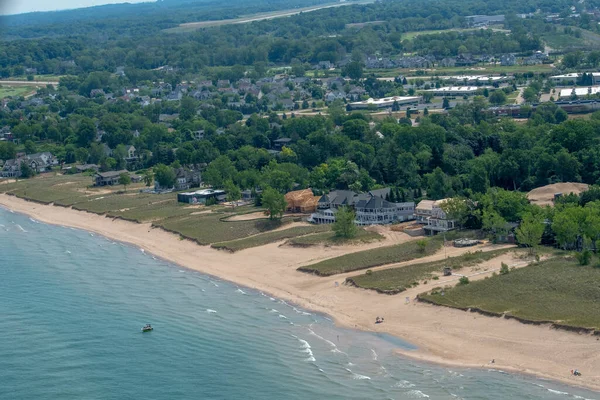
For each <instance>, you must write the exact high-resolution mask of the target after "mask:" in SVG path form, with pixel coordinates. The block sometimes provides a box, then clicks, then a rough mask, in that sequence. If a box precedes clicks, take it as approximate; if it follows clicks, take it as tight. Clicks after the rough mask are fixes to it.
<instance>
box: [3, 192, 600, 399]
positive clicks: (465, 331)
mask: <svg viewBox="0 0 600 400" xmlns="http://www.w3.org/2000/svg"><path fill="white" fill-rule="evenodd" d="M0 205H1V206H4V207H6V208H8V209H10V210H13V211H15V212H19V213H24V214H27V215H29V216H31V217H32V218H34V219H36V220H39V221H42V222H46V223H50V224H56V225H63V226H69V227H73V228H79V229H84V230H87V231H91V232H95V233H98V234H101V235H104V236H106V237H109V238H111V239H114V240H118V241H122V242H126V243H130V244H132V245H134V246H137V247H139V248H142V249H144V250H145V251H147V252H150V253H152V254H154V255H156V256H158V257H160V258H163V259H165V260H168V261H171V262H173V263H176V264H179V265H181V266H183V267H186V268H189V269H193V270H197V271H200V272H202V273H206V274H210V275H214V276H217V277H219V278H222V279H225V280H228V281H231V282H234V283H237V284H239V285H243V286H247V287H250V288H254V289H257V290H260V291H263V292H265V293H270V294H271V295H273V296H275V297H279V298H282V299H285V300H287V301H291V302H294V303H296V304H298V305H300V306H302V307H305V308H307V309H311V310H314V311H318V312H322V313H326V314H328V315H330V316H332V317H333V318H334V320H335V321H336V323H337V324H339V325H341V326H345V327H350V328H355V329H361V330H366V331H377V332H385V333H389V334H392V335H395V336H397V337H400V338H402V339H404V340H406V341H408V342H410V343H411V344H414V345H415V346H417V347H418V350H416V351H398V353H399V354H401V356H405V357H410V358H414V359H419V360H423V361H428V362H435V363H441V364H447V365H454V366H461V367H476V368H493V369H497V370H504V371H509V372H517V373H525V374H532V375H536V376H539V377H542V378H548V379H553V380H557V381H562V382H565V383H567V384H570V385H575V386H582V387H587V388H590V389H593V390H598V391H600V352H599V351H598V350H599V349H600V340H599V339H600V338H598V337H597V336H596V337H593V336H590V335H582V334H577V333H569V332H566V331H559V330H555V329H550V328H549V327H547V326H531V325H525V324H521V323H519V322H517V321H515V320H504V319H499V318H491V317H485V316H482V315H479V314H475V313H467V312H463V311H459V310H452V309H449V308H446V307H436V306H431V305H426V304H422V303H417V302H415V301H413V300H412V299H414V297H415V296H416V295H417V294H419V293H422V292H424V291H427V290H428V289H430V288H431V287H433V286H432V285H435V286H440V285H441V284H444V283H445V284H450V283H452V281H451V280H453V279H456V280H457V279H458V277H450V278H448V277H446V278H441V279H440V281H437V282H436V283H430V284H428V285H419V286H418V287H416V288H413V289H410V290H408V291H406V292H403V293H401V294H399V295H395V296H388V295H381V294H378V293H376V292H374V291H368V290H362V289H357V288H354V287H349V286H346V285H342V283H343V282H344V280H345V278H346V277H348V276H353V275H358V274H361V273H364V272H361V271H358V272H353V273H348V274H343V275H336V276H331V277H317V276H313V275H308V274H304V273H301V272H298V271H296V268H298V267H299V266H301V265H306V264H309V263H311V262H315V261H319V260H322V259H326V258H330V257H335V256H338V255H341V254H346V253H349V252H353V251H359V250H363V249H365V248H369V247H376V246H381V245H389V244H392V243H399V242H401V241H403V240H412V239H411V238H410V237H409V236H408V235H406V234H404V233H396V232H394V234H393V235H389V236H387V237H386V241H385V242H381V243H370V244H365V245H360V246H340V247H315V248H293V247H288V246H281V243H274V244H269V245H266V246H262V247H258V248H251V249H247V250H244V251H241V252H238V253H233V254H232V253H228V252H224V251H218V250H215V249H212V248H210V247H208V246H199V245H197V244H195V243H193V242H192V241H188V240H180V238H179V236H177V235H174V234H171V233H168V232H166V231H163V230H161V229H155V228H152V227H151V226H150V224H135V223H131V222H126V221H123V220H114V219H111V218H106V217H104V216H100V215H96V214H91V213H86V212H80V211H75V210H72V209H68V208H64V207H55V206H52V205H41V204H38V203H33V202H28V201H25V200H22V199H18V198H16V197H14V196H7V195H5V194H0ZM498 248H500V247H498V246H492V245H484V246H480V250H483V251H487V250H493V249H498ZM472 250H473V248H466V249H459V248H449V249H448V250H447V251H448V255H449V256H456V255H459V254H462V253H464V252H466V251H472ZM443 257H444V251H443V250H441V251H440V252H438V253H437V254H434V255H433V256H430V257H425V258H423V259H421V260H419V262H425V261H432V260H436V259H443ZM501 261H504V262H506V263H509V264H510V265H513V266H515V267H517V268H518V267H521V266H523V265H525V264H524V263H523V262H522V260H518V259H515V258H514V257H513V255H512V253H506V254H504V255H502V256H500V257H497V258H495V259H492V260H490V261H487V262H485V263H482V264H480V265H478V266H477V268H476V269H472V270H469V269H465V270H464V271H463V272H461V273H464V274H466V275H469V274H473V275H474V276H473V278H472V279H482V278H484V277H485V276H487V275H488V274H491V273H492V271H493V270H494V269H498V268H499V266H500V262H501ZM388 267H389V266H384V267H379V268H388ZM336 282H337V283H339V284H338V285H336ZM430 286H431V287H430ZM406 297H408V298H409V299H411V301H410V302H408V303H407V302H406ZM376 316H383V317H385V323H383V324H378V325H375V324H374V322H375V317H376ZM492 359H494V360H495V363H494V364H491V363H490V360H492ZM575 368H576V369H578V370H580V371H581V372H582V373H583V376H580V377H574V376H572V375H571V374H570V370H572V369H575Z"/></svg>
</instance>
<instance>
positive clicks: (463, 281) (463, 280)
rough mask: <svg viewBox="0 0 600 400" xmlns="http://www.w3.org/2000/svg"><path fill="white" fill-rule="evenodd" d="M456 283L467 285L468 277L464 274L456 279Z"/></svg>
mask: <svg viewBox="0 0 600 400" xmlns="http://www.w3.org/2000/svg"><path fill="white" fill-rule="evenodd" d="M458 283H459V284H460V285H468V284H469V278H467V277H466V276H463V277H461V278H460V279H459V280H458Z"/></svg>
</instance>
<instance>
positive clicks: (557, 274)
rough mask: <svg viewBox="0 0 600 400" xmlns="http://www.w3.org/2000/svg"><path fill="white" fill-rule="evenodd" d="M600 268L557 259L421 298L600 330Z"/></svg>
mask: <svg viewBox="0 0 600 400" xmlns="http://www.w3.org/2000/svg"><path fill="white" fill-rule="evenodd" d="M599 282H600V268H597V267H596V268H594V267H592V266H580V265H578V263H577V262H576V261H575V260H574V259H572V258H555V259H551V260H548V261H544V262H541V263H538V264H534V265H531V266H528V267H524V268H520V269H517V270H514V271H511V272H510V273H509V274H507V275H498V276H494V277H491V278H488V279H483V280H479V281H475V282H471V283H470V284H468V285H459V286H456V287H454V288H451V289H447V290H445V293H444V295H443V296H442V294H441V293H433V294H427V295H422V296H421V297H422V298H423V299H425V300H429V301H432V302H434V303H437V304H441V305H446V306H450V307H458V308H463V309H464V308H472V307H476V308H478V309H480V310H484V311H489V312H493V313H498V314H503V313H506V314H508V315H512V316H515V317H518V318H523V319H525V320H530V321H554V322H556V323H560V324H562V325H567V326H573V327H584V328H596V329H600V312H599V305H600V284H599Z"/></svg>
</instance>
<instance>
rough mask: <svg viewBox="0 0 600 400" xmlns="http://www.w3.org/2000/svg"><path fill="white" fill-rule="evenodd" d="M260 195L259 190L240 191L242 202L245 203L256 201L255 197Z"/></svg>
mask: <svg viewBox="0 0 600 400" xmlns="http://www.w3.org/2000/svg"><path fill="white" fill-rule="evenodd" d="M260 193H262V190H261V189H258V188H257V189H254V190H250V189H246V190H242V201H246V202H251V201H254V199H256V195H257V194H260Z"/></svg>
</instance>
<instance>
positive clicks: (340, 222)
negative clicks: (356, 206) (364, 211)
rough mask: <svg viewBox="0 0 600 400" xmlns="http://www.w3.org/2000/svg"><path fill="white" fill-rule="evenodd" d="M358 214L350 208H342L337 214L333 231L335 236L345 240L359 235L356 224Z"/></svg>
mask: <svg viewBox="0 0 600 400" xmlns="http://www.w3.org/2000/svg"><path fill="white" fill-rule="evenodd" d="M355 218H356V214H355V213H354V210H352V209H351V208H350V207H340V208H338V210H337V212H336V213H335V222H334V223H333V228H332V229H333V231H334V232H335V236H336V237H339V238H344V239H352V238H353V237H355V236H356V234H357V233H358V228H357V226H356V224H355V223H354V219H355Z"/></svg>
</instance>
